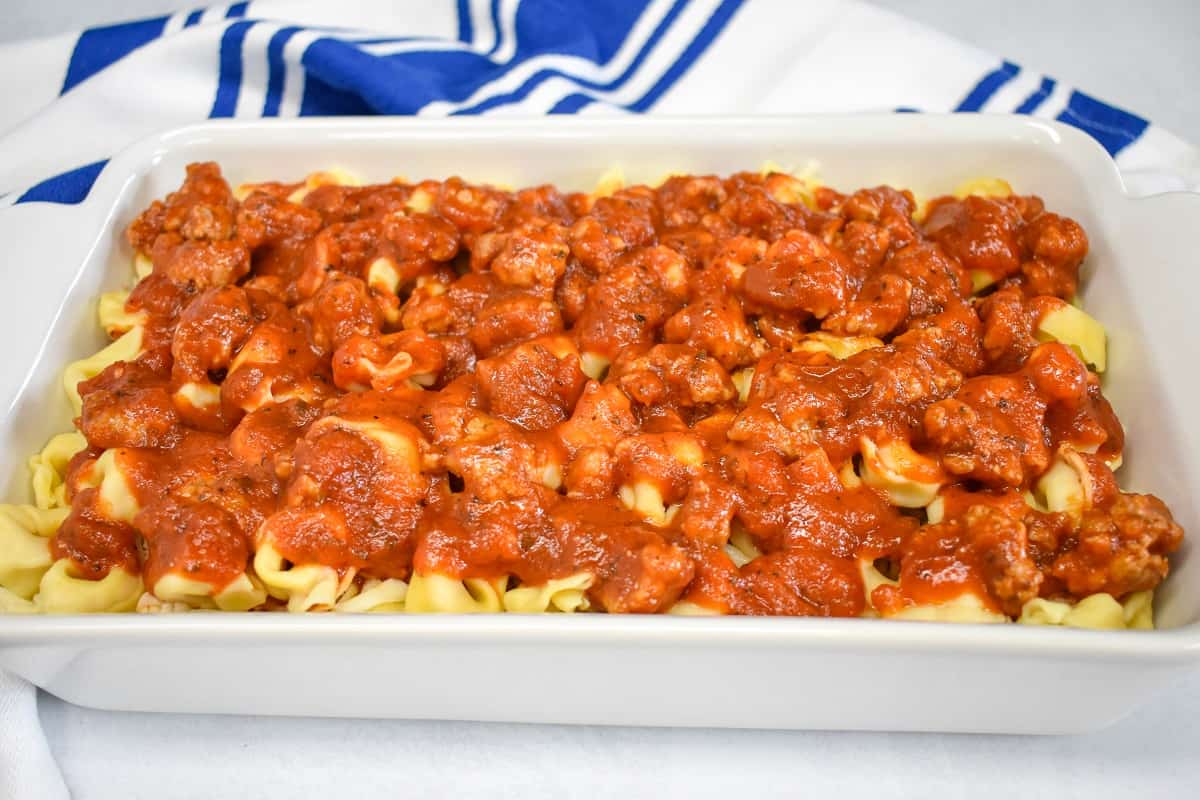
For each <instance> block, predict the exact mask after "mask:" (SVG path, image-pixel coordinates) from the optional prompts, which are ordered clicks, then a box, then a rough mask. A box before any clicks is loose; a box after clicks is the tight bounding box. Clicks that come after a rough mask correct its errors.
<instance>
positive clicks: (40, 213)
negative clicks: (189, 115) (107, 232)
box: [0, 203, 97, 418]
mask: <svg viewBox="0 0 1200 800" xmlns="http://www.w3.org/2000/svg"><path fill="white" fill-rule="evenodd" d="M93 210H94V209H93V207H92V206H89V205H88V204H87V203H80V204H78V205H64V204H59V203H21V204H18V205H14V206H11V207H9V208H6V209H3V210H0V242H3V253H4V256H3V261H2V262H0V280H3V287H4V288H3V290H2V293H0V342H3V347H4V354H5V363H6V365H7V371H6V373H5V374H4V375H3V380H0V416H2V417H3V418H8V417H9V415H11V414H12V412H13V403H14V400H15V399H16V398H17V396H18V395H19V394H20V392H21V388H22V387H23V386H24V385H25V383H26V382H27V381H28V380H29V376H30V374H31V373H32V368H33V366H34V364H35V363H36V362H37V359H38V356H39V354H40V353H41V351H42V348H43V347H45V344H46V338H47V334H48V333H49V332H50V330H51V329H52V328H53V325H54V322H55V320H56V319H57V318H58V315H59V314H60V313H61V312H62V309H63V306H64V301H65V300H66V297H67V293H68V292H69V290H70V288H71V286H72V285H73V284H74V283H75V281H76V280H77V279H78V277H79V275H80V272H81V270H82V267H83V264H84V262H85V261H86V259H87V256H88V254H89V253H90V251H91V249H92V248H93V247H94V246H95V244H96V240H97V230H96V228H97V226H96V225H95V224H91V223H90V222H89V220H90V218H91V216H92V213H93Z"/></svg>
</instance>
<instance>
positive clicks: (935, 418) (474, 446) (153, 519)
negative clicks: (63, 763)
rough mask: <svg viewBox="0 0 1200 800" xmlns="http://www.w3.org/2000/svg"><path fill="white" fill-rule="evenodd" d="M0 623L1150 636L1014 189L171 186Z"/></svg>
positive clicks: (1164, 538) (1145, 557)
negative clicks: (441, 619)
mask: <svg viewBox="0 0 1200 800" xmlns="http://www.w3.org/2000/svg"><path fill="white" fill-rule="evenodd" d="M127 237H128V239H129V242H130V244H131V245H132V247H133V250H134V253H135V256H134V263H133V283H132V284H131V286H130V287H129V288H128V289H123V290H119V291H114V292H109V293H106V294H104V295H102V296H101V297H100V298H99V303H98V308H97V313H98V318H99V324H100V327H101V328H102V329H103V330H104V332H105V333H106V334H107V335H108V337H109V339H110V340H111V341H110V343H109V344H108V345H107V346H106V347H104V348H103V349H101V350H100V351H99V352H97V353H96V354H95V355H93V356H91V357H89V358H84V359H81V360H79V361H76V362H74V363H72V364H70V365H68V366H67V368H66V370H65V372H64V377H63V383H64V387H65V389H66V391H67V394H68V397H69V399H70V401H71V403H72V406H73V409H74V413H75V415H76V430H73V431H71V432H68V433H63V434H60V435H58V436H55V437H53V438H52V439H50V441H49V442H47V444H46V445H45V447H44V448H43V449H42V450H41V451H40V452H38V453H36V454H35V455H33V456H32V457H31V458H30V460H29V469H30V477H31V487H30V488H31V499H32V504H29V505H4V506H0V611H2V612H5V613H81V612H128V611H137V612H141V613H156V614H162V613H184V612H196V611H201V612H245V611H289V612H295V613H302V612H334V613H350V614H361V613H410V614H411V613H416V614H421V613H453V614H464V613H496V612H509V613H524V614H540V613H577V612H608V613H669V614H673V615H679V616H711V615H721V614H772V615H812V616H860V617H873V618H880V619H887V620H912V621H926V622H969V623H988V624H992V623H1018V624H1024V625H1031V626H1043V627H1046V626H1060V627H1061V626H1065V627H1076V628H1101V629H1131V630H1137V629H1148V628H1152V627H1153V597H1154V590H1155V588H1156V587H1157V586H1158V584H1159V583H1160V582H1161V581H1162V580H1163V579H1164V578H1165V577H1166V575H1167V573H1168V570H1169V560H1168V558H1169V556H1170V554H1171V553H1172V552H1173V551H1174V550H1175V549H1176V548H1178V546H1179V544H1180V541H1181V539H1182V536H1183V532H1182V530H1181V529H1180V528H1179V526H1178V525H1177V524H1176V523H1175V521H1174V519H1173V518H1172V516H1171V514H1170V512H1169V511H1168V510H1167V508H1166V507H1165V505H1163V504H1162V502H1161V501H1159V500H1158V499H1157V498H1155V497H1153V496H1152V495H1140V494H1134V493H1130V492H1124V491H1121V490H1120V489H1119V488H1118V486H1117V482H1116V478H1115V477H1114V474H1113V473H1114V471H1115V470H1116V469H1118V468H1119V467H1120V465H1121V461H1122V457H1123V446H1124V432H1123V430H1122V428H1121V425H1120V422H1119V421H1118V420H1117V418H1116V415H1115V413H1114V412H1113V410H1112V408H1111V407H1110V406H1109V404H1108V402H1107V400H1106V399H1105V398H1104V395H1103V391H1102V387H1101V382H1100V375H1101V373H1103V372H1104V371H1105V369H1106V367H1107V339H1106V334H1105V331H1104V328H1103V326H1102V325H1101V324H1100V322H1099V321H1097V320H1096V319H1094V318H1092V317H1091V316H1089V315H1088V314H1087V313H1086V312H1085V311H1083V310H1082V309H1081V308H1080V307H1079V306H1078V305H1076V304H1075V294H1076V289H1077V285H1078V275H1079V268H1080V265H1081V263H1082V262H1083V260H1084V258H1085V256H1086V253H1087V237H1086V234H1085V233H1084V232H1083V231H1082V229H1081V228H1080V227H1079V226H1078V225H1077V224H1076V223H1075V222H1073V221H1072V220H1069V219H1067V218H1065V217H1061V216H1059V215H1057V214H1054V213H1052V212H1049V211H1047V210H1046V209H1045V208H1044V206H1043V204H1042V202H1041V200H1039V199H1038V198H1036V197H1027V196H1021V195H1019V194H1017V193H1016V192H1015V191H1014V190H1013V188H1012V187H1011V186H1010V185H1009V184H1008V183H1006V182H1005V181H1003V180H1000V179H995V178H985V179H978V180H974V181H970V182H968V183H966V184H963V185H962V186H960V187H958V189H957V190H955V191H954V192H953V193H952V194H950V195H946V196H943V197H936V198H933V199H932V200H929V201H928V202H924V201H922V202H918V201H917V199H916V198H915V197H914V196H913V195H912V194H911V193H909V192H906V191H901V190H896V189H893V188H890V187H877V188H874V189H863V190H859V191H856V192H852V193H849V194H844V193H841V192H838V191H835V190H833V189H832V188H830V187H827V186H822V185H821V184H820V183H819V182H817V181H816V180H815V179H814V178H813V176H812V174H811V173H805V174H792V173H789V172H788V171H786V170H784V169H782V168H780V167H779V166H778V165H773V164H767V165H764V167H763V168H762V169H761V170H760V171H759V172H756V173H741V174H738V175H733V176H730V177H728V178H719V177H714V176H693V175H679V174H671V175H667V176H665V177H664V178H662V179H661V180H660V181H658V182H657V183H655V184H653V185H638V184H631V183H630V182H628V181H627V180H626V177H625V175H624V174H623V172H622V171H621V170H620V169H614V170H611V171H609V172H608V173H606V174H605V175H604V176H603V177H602V178H601V180H600V181H599V183H598V184H597V186H596V187H595V189H594V190H593V191H592V192H590V193H570V194H564V193H562V192H559V191H558V190H557V189H555V188H554V187H550V186H541V187H533V188H526V189H520V190H514V189H505V188H501V187H497V186H487V185H475V184H469V183H467V182H465V181H462V180H461V179H458V178H452V179H449V180H446V181H431V180H427V181H423V182H419V183H410V182H408V181H406V180H402V179H396V180H395V181H393V182H391V183H389V184H379V185H364V184H363V182H362V181H361V180H359V179H358V178H357V177H355V176H353V175H350V174H349V173H346V172H344V171H342V170H337V169H334V170H329V171H327V172H320V173H314V174H312V175H309V176H308V177H307V178H305V179H304V180H302V181H298V182H294V183H273V182H266V183H254V184H245V185H242V186H239V187H237V188H236V189H231V188H230V187H229V185H228V184H227V183H226V182H225V180H224V178H223V177H222V176H221V174H220V171H219V169H218V168H217V167H216V166H215V165H212V164H198V165H192V166H191V167H189V168H188V174H187V178H186V180H185V181H184V184H183V186H182V187H181V188H180V190H179V191H178V192H175V193H172V194H171V195H169V196H168V197H167V198H165V199H164V200H161V201H155V203H153V204H152V205H151V206H150V207H149V208H148V209H146V211H144V212H143V213H142V214H141V215H140V216H139V217H138V218H137V219H135V220H133V221H132V223H131V224H130V226H129V228H128V230H127Z"/></svg>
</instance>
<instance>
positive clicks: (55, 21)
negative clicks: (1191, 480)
mask: <svg viewBox="0 0 1200 800" xmlns="http://www.w3.org/2000/svg"><path fill="white" fill-rule="evenodd" d="M200 2H202V0H190V2H181V1H180V0H93V2H72V0H3V2H0V11H2V12H3V14H2V16H0V18H2V19H3V25H0V41H3V40H6V39H18V38H24V37H28V36H37V35H49V34H53V33H58V32H60V31H64V30H71V29H77V28H81V27H85V26H87V25H94V24H97V23H103V22H110V21H115V20H118V19H125V18H132V17H139V16H145V15H152V14H161V13H165V12H167V11H174V10H177V9H181V8H186V7H192V6H195V5H198V4H200ZM877 2H878V4H880V5H883V6H887V7H890V8H892V9H894V10H896V11H898V12H901V13H904V14H907V15H908V16H910V17H913V18H916V19H919V20H921V21H924V22H926V23H928V24H930V25H932V26H934V27H938V28H941V29H942V30H944V31H946V32H948V33H951V34H954V35H955V36H958V37H959V38H961V39H964V40H967V41H970V42H972V43H974V44H977V45H979V46H981V47H984V48H986V49H988V50H990V51H992V52H994V53H996V54H997V55H1002V56H1004V57H1006V58H1008V59H1010V60H1013V61H1016V62H1017V63H1019V64H1021V65H1022V66H1025V67H1028V68H1032V69H1036V70H1039V71H1042V72H1045V73H1047V74H1050V75H1054V76H1055V77H1057V78H1059V79H1061V80H1064V81H1066V82H1068V83H1070V84H1073V85H1076V86H1079V87H1080V88H1082V89H1083V90H1085V91H1087V92H1090V93H1092V94H1095V95H1096V96H1098V97H1100V98H1102V99H1104V100H1108V101H1110V102H1113V103H1116V104H1118V105H1123V106H1125V107H1127V108H1129V109H1130V110H1132V111H1135V112H1137V113H1139V114H1141V115H1142V116H1145V117H1147V118H1149V119H1151V120H1153V121H1154V122H1156V123H1158V124H1160V125H1162V126H1164V127H1166V128H1167V129H1169V130H1171V131H1173V132H1175V133H1177V134H1179V135H1181V136H1183V137H1184V138H1186V139H1190V140H1192V141H1197V140H1200V92H1197V90H1196V88H1195V81H1196V79H1197V78H1198V77H1200V3H1196V2H1191V1H1190V0H1157V1H1156V2H1149V3H1142V4H1135V3H1130V2H1118V1H1117V0H1102V1H1099V2H1087V0H1069V1H1067V0H1006V2H1002V3H997V2H983V1H982V0H977V1H971V2H955V0H877ZM1193 533H1194V534H1195V533H1200V532H1193ZM884 668H886V667H885V666H884ZM396 679H397V681H403V680H404V676H403V675H397V676H396ZM648 679H649V680H670V676H650V677H648ZM996 679H997V681H1003V680H1004V676H1002V675H997V676H996ZM230 680H231V681H236V680H237V676H236V675H231V676H230ZM184 690H186V689H184ZM498 690H500V691H502V690H503V689H502V687H498ZM714 690H715V691H720V690H721V689H720V687H715V688H714ZM730 690H732V689H730ZM814 690H817V691H819V687H815V688H814ZM697 702H703V698H697ZM1096 702H1104V699H1103V698H1102V697H1097V698H1096ZM41 714H42V721H43V723H44V725H45V728H46V733H47V736H48V737H49V740H50V744H51V747H52V749H53V750H54V752H55V754H56V756H57V757H58V760H59V763H60V764H61V765H62V767H63V770H64V772H65V774H66V779H67V783H68V785H69V786H70V787H71V788H72V790H73V792H74V793H75V795H76V796H77V797H79V798H140V797H150V796H155V797H158V798H191V797H195V798H223V797H238V798H245V800H250V799H251V798H258V797H264V798H266V797H270V798H272V800H278V798H281V797H294V798H298V797H327V798H332V797H339V798H340V797H347V798H356V797H360V796H367V795H368V793H378V794H381V795H384V796H398V797H407V798H436V797H451V796H453V797H487V798H489V800H502V798H509V797H513V798H516V797H520V798H530V797H539V796H551V795H552V796H555V797H557V798H570V797H589V798H591V797H620V798H623V800H626V799H627V798H634V797H641V796H647V795H650V794H652V793H653V795H656V796H666V797H674V796H689V797H697V798H703V797H718V796H719V797H722V798H730V797H734V798H767V797H814V798H826V797H835V796H836V797H837V798H838V799H839V800H851V798H857V797H871V798H877V797H920V798H949V797H971V798H991V797H996V798H1001V797H1002V798H1018V797H1019V798H1022V800H1030V799H1032V798H1042V797H1045V798H1055V800H1068V799H1069V798H1087V799H1088V800H1093V799H1094V798H1103V797H1137V798H1159V797H1162V798H1185V797H1195V796H1197V793H1198V791H1200V790H1198V789H1197V787H1200V756H1198V754H1197V750H1198V749H1200V721H1198V720H1200V673H1197V674H1195V675H1193V676H1192V677H1191V678H1189V679H1188V680H1187V681H1185V682H1184V683H1183V684H1182V685H1180V686H1175V687H1163V692H1162V694H1161V695H1160V697H1159V699H1158V700H1157V701H1155V702H1153V703H1151V704H1150V705H1148V706H1146V707H1145V708H1143V709H1142V710H1141V711H1139V712H1137V713H1135V714H1134V715H1133V716H1132V717H1129V718H1128V719H1126V720H1124V721H1123V722H1121V723H1119V724H1118V725H1116V726H1114V727H1113V728H1111V729H1109V730H1107V731H1103V732H1101V733H1097V734H1093V735H1089V736H1077V737H1058V738H1031V737H997V736H938V735H912V734H845V733H841V734H835V733H820V732H772V731H713V730H679V729H674V730H645V729H633V728H570V727H551V726H519V725H497V724H475V723H437V722H403V721H395V722H382V721H362V720H295V719H272V718H255V717H215V716H208V717H205V716H180V715H151V714H128V713H110V712H101V711H91V710H87V709H82V708H77V707H74V706H71V705H68V704H66V703H63V702H61V701H58V700H56V699H54V698H52V697H48V696H45V695H43V696H42V698H41Z"/></svg>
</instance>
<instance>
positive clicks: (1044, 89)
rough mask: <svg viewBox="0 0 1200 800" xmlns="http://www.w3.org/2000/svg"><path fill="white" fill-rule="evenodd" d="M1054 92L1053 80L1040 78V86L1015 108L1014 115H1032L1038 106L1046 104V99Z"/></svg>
mask: <svg viewBox="0 0 1200 800" xmlns="http://www.w3.org/2000/svg"><path fill="white" fill-rule="evenodd" d="M1053 91H1054V79H1053V78H1042V85H1041V86H1039V87H1038V88H1037V91H1035V92H1034V93H1033V94H1031V95H1029V97H1026V98H1025V100H1024V101H1023V102H1022V103H1021V105H1019V106H1017V111H1016V113H1018V114H1032V113H1033V112H1035V111H1037V110H1038V106H1040V105H1041V104H1042V103H1044V102H1046V98H1047V97H1049V96H1050V93H1051V92H1053Z"/></svg>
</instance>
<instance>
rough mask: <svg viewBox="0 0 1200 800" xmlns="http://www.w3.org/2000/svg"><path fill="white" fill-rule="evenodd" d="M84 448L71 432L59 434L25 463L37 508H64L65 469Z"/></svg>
mask: <svg viewBox="0 0 1200 800" xmlns="http://www.w3.org/2000/svg"><path fill="white" fill-rule="evenodd" d="M86 448H87V439H85V438H83V436H82V435H81V434H79V433H77V432H75V431H71V432H70V433H60V434H59V435H58V436H55V437H54V438H52V439H51V440H50V441H49V442H47V443H46V446H45V447H43V448H42V449H41V451H40V452H38V453H36V454H35V455H33V456H31V457H30V459H29V471H30V473H32V483H33V502H34V505H36V506H37V507H38V508H43V509H49V508H62V507H63V506H65V505H66V504H67V486H66V482H65V481H66V476H67V465H68V464H69V463H70V461H71V459H72V458H74V457H75V454H76V453H78V452H80V451H81V450H84V449H86Z"/></svg>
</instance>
